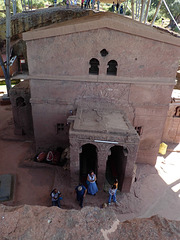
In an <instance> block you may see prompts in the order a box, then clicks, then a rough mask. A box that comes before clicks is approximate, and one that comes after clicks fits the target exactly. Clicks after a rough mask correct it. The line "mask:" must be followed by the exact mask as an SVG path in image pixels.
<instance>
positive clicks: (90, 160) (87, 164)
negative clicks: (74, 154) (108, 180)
mask: <svg viewBox="0 0 180 240" xmlns="http://www.w3.org/2000/svg"><path fill="white" fill-rule="evenodd" d="M79 159H80V182H81V183H83V184H84V185H86V179H87V175H88V173H89V171H90V170H93V171H94V172H95V174H96V175H97V148H96V146H94V145H93V144H85V145H83V146H82V152H81V153H80V156H79Z"/></svg>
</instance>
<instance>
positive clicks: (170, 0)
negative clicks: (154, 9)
mask: <svg viewBox="0 0 180 240" xmlns="http://www.w3.org/2000/svg"><path fill="white" fill-rule="evenodd" d="M165 1H166V3H167V5H168V7H169V9H170V11H171V13H172V15H173V17H174V19H175V20H176V22H180V1H179V0H165ZM161 13H162V14H163V15H164V16H166V17H168V18H170V19H171V17H170V15H169V12H168V11H167V9H166V6H165V5H164V4H163V5H162V7H161ZM170 26H171V28H175V26H176V25H175V23H174V21H173V20H172V19H171V21H170Z"/></svg>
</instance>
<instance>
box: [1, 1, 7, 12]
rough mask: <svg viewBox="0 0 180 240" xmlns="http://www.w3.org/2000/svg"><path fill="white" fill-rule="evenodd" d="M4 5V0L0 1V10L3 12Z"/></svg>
mask: <svg viewBox="0 0 180 240" xmlns="http://www.w3.org/2000/svg"><path fill="white" fill-rule="evenodd" d="M5 9H6V7H5V4H4V0H0V10H5Z"/></svg>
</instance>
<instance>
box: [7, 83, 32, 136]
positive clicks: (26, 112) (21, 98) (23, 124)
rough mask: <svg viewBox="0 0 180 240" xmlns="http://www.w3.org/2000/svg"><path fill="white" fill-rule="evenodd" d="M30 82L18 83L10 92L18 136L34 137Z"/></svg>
mask: <svg viewBox="0 0 180 240" xmlns="http://www.w3.org/2000/svg"><path fill="white" fill-rule="evenodd" d="M30 98H31V93H30V87H29V81H28V80H25V81H23V82H20V83H18V84H17V85H16V86H14V87H13V88H12V89H11V90H10V100H11V105H12V112H13V119H14V127H15V128H14V133H15V134H17V135H28V136H32V135H33V120H32V108H31V104H30Z"/></svg>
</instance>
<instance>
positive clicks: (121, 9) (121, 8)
mask: <svg viewBox="0 0 180 240" xmlns="http://www.w3.org/2000/svg"><path fill="white" fill-rule="evenodd" d="M120 14H123V5H121V7H120Z"/></svg>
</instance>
